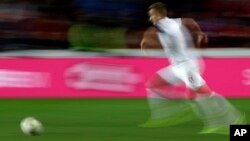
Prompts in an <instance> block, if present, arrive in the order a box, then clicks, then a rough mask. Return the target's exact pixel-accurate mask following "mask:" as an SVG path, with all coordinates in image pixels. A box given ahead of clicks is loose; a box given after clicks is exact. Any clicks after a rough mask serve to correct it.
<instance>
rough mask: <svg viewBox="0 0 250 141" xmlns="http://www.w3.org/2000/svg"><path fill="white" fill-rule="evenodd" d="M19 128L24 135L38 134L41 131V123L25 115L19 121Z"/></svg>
mask: <svg viewBox="0 0 250 141" xmlns="http://www.w3.org/2000/svg"><path fill="white" fill-rule="evenodd" d="M20 127H21V130H22V131H23V133H24V134H25V135H30V136H34V135H40V134H41V133H42V132H43V125H42V123H41V122H40V121H39V120H37V119H35V118H34V117H26V118H24V119H23V120H22V121H21V123H20Z"/></svg>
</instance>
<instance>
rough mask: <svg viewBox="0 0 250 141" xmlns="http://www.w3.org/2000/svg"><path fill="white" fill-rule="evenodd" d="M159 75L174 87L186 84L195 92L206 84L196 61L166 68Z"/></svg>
mask: <svg viewBox="0 0 250 141" xmlns="http://www.w3.org/2000/svg"><path fill="white" fill-rule="evenodd" d="M157 74H159V75H160V77H161V78H162V79H164V80H165V81H166V82H168V83H170V84H172V85H176V84H179V83H180V82H184V83H185V84H186V86H187V87H188V88H191V89H194V90H195V89H197V88H199V87H200V86H202V85H204V84H205V83H206V82H205V81H204V80H203V78H202V77H201V74H200V70H199V65H198V63H196V62H195V61H186V62H182V63H179V64H177V65H171V66H168V67H165V68H163V69H161V70H159V71H158V72H157Z"/></svg>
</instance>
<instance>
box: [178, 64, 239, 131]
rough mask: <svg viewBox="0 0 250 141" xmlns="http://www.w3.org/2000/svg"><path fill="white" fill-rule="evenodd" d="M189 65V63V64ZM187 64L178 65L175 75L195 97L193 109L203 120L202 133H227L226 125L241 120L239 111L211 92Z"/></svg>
mask: <svg viewBox="0 0 250 141" xmlns="http://www.w3.org/2000/svg"><path fill="white" fill-rule="evenodd" d="M189 66H190V65H189ZM189 66H183V67H178V69H179V70H176V72H178V74H177V76H179V78H180V79H182V80H183V81H184V82H185V84H186V85H187V87H188V88H190V90H191V91H192V92H193V93H196V94H197V96H196V97H195V100H194V102H195V104H194V106H195V108H194V109H195V111H196V112H197V114H198V115H199V117H200V118H201V119H202V120H203V122H204V125H205V128H204V129H205V130H204V131H203V133H209V132H219V130H221V129H223V130H221V131H220V132H221V133H228V128H218V127H226V126H228V125H230V124H236V123H240V122H242V121H243V119H242V115H241V113H240V112H239V111H238V110H237V109H236V108H235V107H233V105H231V104H230V103H229V102H228V101H227V100H226V99H225V98H224V97H222V96H220V95H218V94H216V93H215V92H213V91H212V90H211V89H210V88H209V87H208V85H207V84H206V82H205V81H204V80H203V78H202V77H201V75H200V73H199V71H196V70H197V69H195V68H192V69H191V68H188V67H189Z"/></svg>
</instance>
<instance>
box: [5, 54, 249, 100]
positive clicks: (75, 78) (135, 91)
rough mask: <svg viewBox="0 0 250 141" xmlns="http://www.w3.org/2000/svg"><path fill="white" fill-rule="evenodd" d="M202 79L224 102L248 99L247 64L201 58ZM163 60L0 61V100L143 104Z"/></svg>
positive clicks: (121, 58) (41, 59)
mask: <svg viewBox="0 0 250 141" xmlns="http://www.w3.org/2000/svg"><path fill="white" fill-rule="evenodd" d="M204 62H205V64H206V67H205V71H204V73H203V76H204V79H205V80H206V81H207V83H208V84H209V85H210V87H211V88H212V89H213V90H215V91H216V92H218V93H219V94H222V95H224V96H226V97H229V98H250V58H204ZM168 64H169V63H168V61H167V59H166V58H143V57H82V58H1V59H0V98H145V97H146V91H145V87H144V84H145V82H146V80H147V79H148V78H149V77H150V76H151V75H152V74H154V73H155V72H156V71H157V70H159V69H161V68H162V67H165V66H167V65H168Z"/></svg>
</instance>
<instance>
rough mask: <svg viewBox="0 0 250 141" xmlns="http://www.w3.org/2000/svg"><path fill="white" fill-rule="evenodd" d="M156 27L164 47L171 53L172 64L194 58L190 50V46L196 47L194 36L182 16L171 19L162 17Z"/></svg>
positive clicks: (166, 51) (167, 52) (168, 53)
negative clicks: (184, 23)
mask: <svg viewBox="0 0 250 141" xmlns="http://www.w3.org/2000/svg"><path fill="white" fill-rule="evenodd" d="M156 27H157V29H158V32H157V34H158V37H159V40H160V42H161V44H162V47H163V49H164V51H165V53H166V54H167V55H169V58H170V61H171V63H172V64H179V63H181V62H185V61H191V60H192V58H193V56H192V54H191V53H190V52H189V51H188V48H189V47H194V45H193V43H192V37H191V35H190V33H189V32H188V30H187V29H186V28H185V27H184V26H182V21H181V19H180V18H177V19H170V18H167V17H166V18H164V19H161V20H160V21H159V22H158V23H157V24H156Z"/></svg>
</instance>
